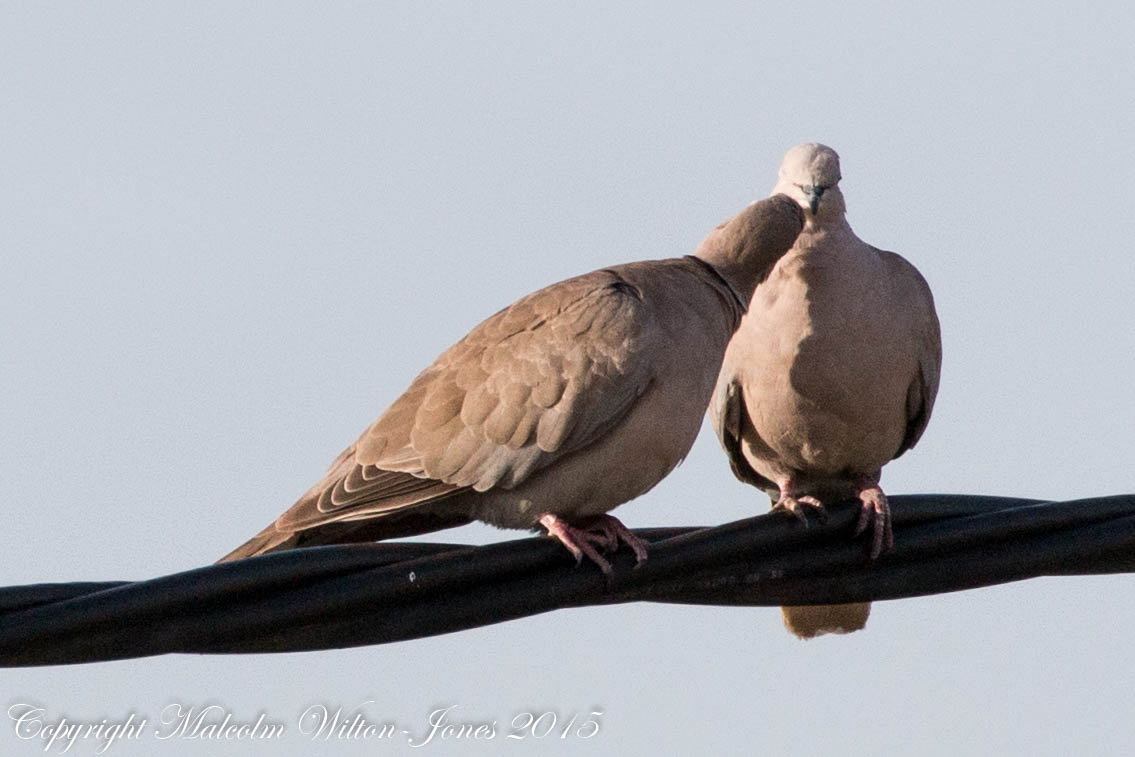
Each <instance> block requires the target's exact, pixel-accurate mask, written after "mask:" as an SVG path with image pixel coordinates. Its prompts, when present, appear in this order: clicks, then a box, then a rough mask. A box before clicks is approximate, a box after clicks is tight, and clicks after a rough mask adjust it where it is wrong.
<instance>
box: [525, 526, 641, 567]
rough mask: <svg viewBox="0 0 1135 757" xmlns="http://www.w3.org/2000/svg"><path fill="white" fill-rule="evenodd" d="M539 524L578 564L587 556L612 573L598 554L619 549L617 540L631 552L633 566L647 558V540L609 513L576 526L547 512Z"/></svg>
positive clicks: (608, 565)
mask: <svg viewBox="0 0 1135 757" xmlns="http://www.w3.org/2000/svg"><path fill="white" fill-rule="evenodd" d="M540 525H541V526H543V527H544V528H546V529H547V530H548V536H554V537H555V538H556V539H558V540H559V541H560V543H561V544H563V545H564V547H566V548H567V550H568V551H569V552H571V553H572V554H573V555H575V562H576V563H577V564H578V563H580V562H582V561H583V558H584V556H586V557H587V559H589V560H591V562H593V563H595V564H596V565H598V566H599V569H600V570H602V571H603V572H604V573H607V574H610V573H611V563H610V562H608V561H607V559H606V558H604V557H603V555H601V554H599V550H600V549H602V550H603V551H604V552H613V551H615V550H617V549H618V548H619V542H620V541H621V542H623V543H624V544H626V545H627V546H628V547H630V548H631V550H632V551H633V552H634V555H635V564H636V565H638V564H640V563H642V561H643V560H645V559H646V554H647V553H646V542H644V541H643V540H642V539H640V538H638V537H637V536H635V535H634V534H633V533H631V531H630V529H628V528H627V527H626V526H624V525H623V524H622V523H621V522H620V521H619V519H618V518H616V517H614V516H611V515H600V516H598V517H596V518H594V519H592V520H590V521H588V522H587V524H586V525H584V526H581V527H577V526H573V525H570V524H569V523H567V521H565V520H563V519H562V518H560V517H559V516H557V515H553V514H552V513H547V514H545V515H543V516H542V517H541V518H540ZM596 547H598V549H596Z"/></svg>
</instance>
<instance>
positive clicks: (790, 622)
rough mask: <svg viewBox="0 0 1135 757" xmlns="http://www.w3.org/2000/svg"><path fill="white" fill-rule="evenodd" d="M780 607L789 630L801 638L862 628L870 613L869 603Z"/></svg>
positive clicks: (849, 631) (848, 631)
mask: <svg viewBox="0 0 1135 757" xmlns="http://www.w3.org/2000/svg"><path fill="white" fill-rule="evenodd" d="M780 609H781V611H782V612H783V613H784V625H785V627H786V628H787V629H788V630H789V631H791V632H792V633H794V634H796V635H797V636H799V637H800V638H801V639H813V638H815V637H817V636H822V635H823V634H826V633H851V632H852V631H858V630H860V629H862V628H863V627H864V626H865V625H867V616H868V615H870V614H871V603H870V602H857V603H855V604H846V605H800V606H797V607H782V608H780Z"/></svg>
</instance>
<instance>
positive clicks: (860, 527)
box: [855, 476, 895, 560]
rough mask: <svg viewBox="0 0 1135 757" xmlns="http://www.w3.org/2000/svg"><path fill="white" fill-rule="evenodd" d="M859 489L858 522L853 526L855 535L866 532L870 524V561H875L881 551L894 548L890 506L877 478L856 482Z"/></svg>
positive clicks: (866, 478)
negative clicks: (859, 507) (860, 505)
mask: <svg viewBox="0 0 1135 757" xmlns="http://www.w3.org/2000/svg"><path fill="white" fill-rule="evenodd" d="M856 486H858V487H859V501H860V502H861V503H862V507H861V509H860V510H859V522H858V523H856V524H855V535H856V536H859V534H861V533H863V532H864V531H866V530H867V525H868V524H871V559H872V560H874V559H876V558H877V557H878V556H879V555H881V554H882V553H883V549H884V548H885V549H890V548H891V547H893V546H895V536H894V533H892V531H891V506H890V505H889V504H887V495H886V494H884V493H883V490H882V489H881V488H880V487H879V477H878V476H870V477H864V478H863V479H860V480H859V481H857V482H856Z"/></svg>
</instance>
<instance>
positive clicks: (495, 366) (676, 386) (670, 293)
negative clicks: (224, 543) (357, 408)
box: [222, 197, 804, 572]
mask: <svg viewBox="0 0 1135 757" xmlns="http://www.w3.org/2000/svg"><path fill="white" fill-rule="evenodd" d="M803 224H804V213H803V212H802V211H801V209H800V207H799V206H798V205H797V204H796V203H795V202H793V201H792V200H790V199H789V198H787V197H771V198H769V199H766V200H762V201H761V202H758V203H754V204H753V205H750V206H749V207H748V208H746V209H745V210H744V211H742V212H741V213H740V214H738V215H737V216H736V217H735V218H733V219H732V220H731V221H729V222H728V223H727V224H726V225H725V227H724V228H723V229H721V231H720V232H719V234H718V240H717V242H716V243H714V244H712V245H702V246H701V248H699V250H698V252H697V254H696V256H695V255H688V256H686V257H682V258H672V259H668V260H652V261H646V262H640V263H629V264H626V265H618V266H613V267H611V268H604V269H602V270H598V271H595V272H593V273H588V274H585V275H583V276H578V277H576V278H572V279H568V280H566V281H561V282H559V283H558V284H553V285H552V286H549V287H547V288H545V289H541V290H540V291H538V292H535V293H534V294H530V295H528V296H527V297H524V298H523V299H521V300H519V301H518V302H516V303H515V304H513V305H511V306H510V307H507V308H505V309H504V310H501V311H500V312H499V313H497V314H496V315H493V316H491V317H490V318H489V319H488V320H486V321H484V322H483V323H481V324H480V325H479V326H477V327H476V328H475V329H473V331H471V332H470V333H469V334H468V335H467V336H466V337H465V338H464V339H462V340H461V341H459V342H458V343H457V344H455V345H453V346H452V347H450V348H449V349H448V350H446V351H445V352H444V353H442V355H441V356H440V357H439V358H438V359H437V360H435V361H434V363H433V365H431V366H430V367H428V368H426V369H425V370H424V371H423V372H422V373H421V374H419V375H418V377H417V378H416V379H414V381H413V383H412V384H410V387H409V388H408V389H407V390H406V391H405V393H404V394H402V396H401V397H399V398H398V399H397V400H395V401H394V404H392V405H391V406H390V407H389V408H388V409H387V410H386V412H385V413H383V414H382V415H381V416H380V417H379V418H378V420H377V421H375V422H374V424H373V425H371V426H370V428H368V429H367V430H366V431H365V432H364V433H363V435H362V436H361V437H359V439H358V441H356V442H355V443H354V444H352V445H351V446H350V447H348V448H347V449H346V450H345V451H344V452H343V453H342V454H341V455H339V457H338V459H336V460H335V462H334V463H332V465H331V468H330V470H329V471H328V472H327V475H326V476H324V478H323V479H322V480H321V481H320V482H319V483H317V484H316V485H315V486H314V487H312V488H311V490H310V491H308V492H307V494H305V495H304V496H303V497H301V498H300V499H299V501H298V502H296V503H295V505H293V506H292V507H291V509H289V510H288V511H287V512H285V513H284V514H283V515H281V516H280V517H279V518H277V519H276V520H275V521H274V522H273V523H272V524H271V525H270V526H268V527H267V528H265V529H264V530H263V531H261V532H260V533H259V534H258V535H256V536H254V537H253V538H252V539H250V540H249V541H248V542H247V543H245V544H244V545H242V546H240V547H238V548H237V549H236V550H234V551H233V552H232V553H230V554H228V555H226V556H225V557H224V558H222V561H224V560H233V559H237V558H242V557H250V556H252V555H259V554H262V553H265V552H272V551H276V550H281V549H290V548H294V547H299V546H306V545H314V544H327V543H338V542H353V541H371V540H377V539H386V538H391V537H397V536H409V535H412V534H418V533H424V532H427V531H432V530H436V529H438V528H443V527H448V526H454V525H460V524H463V523H468V522H470V521H473V520H480V521H484V522H485V523H489V524H492V525H494V526H498V527H501V528H524V529H529V528H530V529H538V528H539V526H543V527H544V528H545V529H546V530H547V532H548V533H549V535H551V536H554V537H556V538H557V539H559V540H560V542H562V543H563V545H564V546H565V547H567V549H568V550H570V551H571V552H572V554H573V555H575V558H576V561H577V562H578V561H579V560H581V558H582V556H583V555H586V556H587V557H588V558H589V559H591V560H592V561H594V562H595V563H596V564H598V565H599V566H600V567H601V568H602V569H603V570H604V572H609V571H610V564H609V563H608V562H607V561H606V560H605V559H604V558H603V557H602V555H600V554H599V550H598V549H597V547H598V548H600V549H611V548H617V546H618V543H619V541H620V540H621V541H623V542H624V543H626V544H627V545H628V546H630V547H631V548H632V549H633V550H634V552H635V555H636V557H637V559H638V560H639V561H641V560H642V559H644V558H645V556H646V547H645V545H644V544H643V543H642V542H641V541H640V540H639V539H638V538H637V537H635V536H634V535H633V534H632V533H631V532H630V531H628V530H627V529H626V528H625V527H624V526H623V525H622V524H621V523H620V522H619V521H618V520H617V519H615V518H614V517H612V516H610V515H607V514H606V513H607V512H608V511H609V510H611V509H613V508H614V507H617V506H618V505H620V504H622V503H623V502H626V501H628V500H630V499H633V498H635V497H637V496H639V495H640V494H642V493H644V492H646V491H647V490H649V489H650V488H651V487H653V486H654V485H655V484H657V483H658V482H659V481H660V480H662V478H663V477H664V476H666V474H668V473H669V472H670V471H671V470H673V468H674V467H675V466H676V465H677V464H678V463H679V462H681V460H682V458H684V457H685V455H686V453H687V452H688V451H689V449H690V446H691V445H692V444H693V442H694V438H695V436H696V435H697V432H698V429H699V427H700V425H701V419H702V416H703V414H704V413H705V409H706V406H707V405H708V404H709V397H710V395H711V393H712V392H713V386H714V382H715V380H716V379H717V374H718V370H719V369H720V367H721V359H722V357H723V356H724V354H725V348H726V346H727V345H728V343H729V339H730V337H731V336H732V335H733V332H734V331H735V330H736V328H737V325H738V324H739V323H740V321H741V316H742V315H743V314H744V311H745V307H746V303H748V302H749V300H750V298H751V297H752V294H753V290H754V289H755V288H756V286H757V284H758V283H759V282H760V281H761V280H763V279H764V278H765V276H767V275H768V273H769V271H770V270H771V269H772V266H773V265H774V264H775V263H776V261H777V259H778V258H779V257H780V256H781V255H783V254H784V253H785V252H786V251H787V250H788V249H789V248H790V247H791V246H792V243H793V241H794V240H795V239H796V236H797V234H799V233H800V230H801V228H802V227H803Z"/></svg>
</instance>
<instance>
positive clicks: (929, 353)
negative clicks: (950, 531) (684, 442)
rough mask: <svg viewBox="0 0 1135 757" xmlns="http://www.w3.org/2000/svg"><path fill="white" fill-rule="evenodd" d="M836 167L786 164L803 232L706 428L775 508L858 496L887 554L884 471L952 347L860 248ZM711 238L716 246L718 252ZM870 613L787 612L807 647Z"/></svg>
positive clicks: (924, 292)
mask: <svg viewBox="0 0 1135 757" xmlns="http://www.w3.org/2000/svg"><path fill="white" fill-rule="evenodd" d="M839 180H840V169H839V156H838V155H836V153H835V151H834V150H832V149H831V148H830V147H825V146H824V145H820V144H814V143H809V144H803V145H799V146H797V147H794V148H792V149H791V150H789V151H788V153H787V154H786V155H785V156H784V161H783V162H782V163H781V166H780V174H779V179H778V181H777V184H776V187H775V188H774V189H773V193H774V194H777V193H779V194H784V195H787V196H789V197H791V198H793V199H794V200H795V201H796V202H797V203H799V205H800V207H801V208H802V209H803V210H804V213H805V217H806V218H807V221H806V223H805V226H804V230H803V231H802V232H801V233H800V236H799V237H798V238H797V239H796V242H795V244H794V245H793V247H792V249H791V250H790V251H789V252H788V254H786V255H785V256H784V257H782V258H781V259H780V260H779V261H778V262H777V264H776V266H775V267H774V268H773V270H772V273H770V274H769V276H768V278H767V279H766V280H765V282H764V283H762V284H761V285H760V286H759V287H758V288H757V290H756V293H755V294H754V295H753V299H752V302H751V303H750V305H749V310H748V313H747V314H746V315H745V317H744V319H743V320H742V322H741V326H740V327H739V328H738V330H737V333H736V334H735V335H734V337H733V340H732V342H731V343H730V345H729V349H728V350H727V351H726V354H725V359H724V362H723V364H722V369H721V376H720V377H719V379H718V382H717V387H716V389H715V391H714V395H713V399H712V401H711V403H710V417H711V420H712V422H713V425H714V428H715V429H716V430H717V434H718V437H719V439H720V440H721V443H722V446H723V447H724V448H725V451H726V453H727V455H728V456H729V461H730V464H731V466H732V468H733V473H734V474H735V475H736V476H737V478H739V479H740V480H742V481H744V482H746V483H750V484H753V485H754V486H757V487H759V488H761V489H763V490H765V491H766V492H767V493H768V494H769V496H770V498H772V500H773V501H774V503H775V504H774V507H773V509H774V510H777V509H779V510H788V511H790V512H792V513H794V514H795V515H797V517H800V518H802V519H805V522H807V521H806V516H805V514H804V509H805V508H809V509H814V510H816V511H817V512H818V513H819V514H821V515H822V513H823V505H822V501H838V500H841V499H847V498H852V497H856V498H858V499H859V500H860V501H861V503H862V509H861V511H860V516H859V521H858V524H857V526H856V531H855V533H856V534H857V535H858V534H859V533H861V532H862V531H863V530H865V529H866V528H867V526H868V525H870V526H871V527H872V528H871V539H870V554H871V557H872V559H874V558H875V557H877V556H878V555H879V553H880V552H881V551H882V549H883V548H884V546H888V547H889V546H890V545H891V543H892V541H893V539H892V536H891V514H890V508H889V507H888V505H887V498H886V495H885V494H884V493H883V490H882V489H881V488H880V486H879V478H880V474H881V471H882V467H883V465H884V464H885V463H887V462H888V461H890V460H892V459H894V458H896V457H898V456H899V455H901V454H902V453H903V452H905V451H906V450H908V449H910V448H911V447H913V446H914V445H915V443H916V442H917V441H918V439H919V437H921V436H922V432H923V431H924V430H925V428H926V424H927V422H928V421H929V419H930V411H931V409H932V408H933V406H934V397H935V395H936V394H937V392H938V377H939V370H940V366H941V362H942V341H941V335H940V332H939V326H938V316H937V315H936V314H935V311H934V299H933V297H932V296H931V294H930V288H929V286H927V284H926V281H925V280H924V279H923V278H922V276H921V274H919V272H918V271H917V270H916V269H915V267H914V266H913V265H911V264H910V263H908V262H907V261H906V260H904V259H903V258H902V257H900V256H899V255H897V254H895V253H893V252H884V251H883V250H878V249H876V248H874V247H872V246H870V245H869V244H866V243H865V242H863V241H861V240H860V239H859V238H858V237H857V236H855V233H854V232H853V231H852V230H851V227H850V226H849V225H848V223H847V219H846V218H845V217H844V212H845V210H846V207H845V205H844V201H843V194H842V193H841V192H840V189H839ZM716 233H718V232H714V233H713V234H710V236H709V237H708V238H707V240H706V243H705V244H707V245H708V246H709V247H713V246H714V244H716V243H715V241H714V237H715V234H716ZM869 610H870V605H869V604H852V605H823V606H814V607H786V608H784V619H785V624H786V625H787V626H788V628H789V630H791V631H793V632H794V633H796V634H797V635H799V636H801V637H804V638H807V637H811V636H816V635H819V634H821V633H829V632H848V631H855V630H859V629H860V628H862V627H863V625H864V624H865V623H866V622H867V614H868V612H869Z"/></svg>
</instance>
